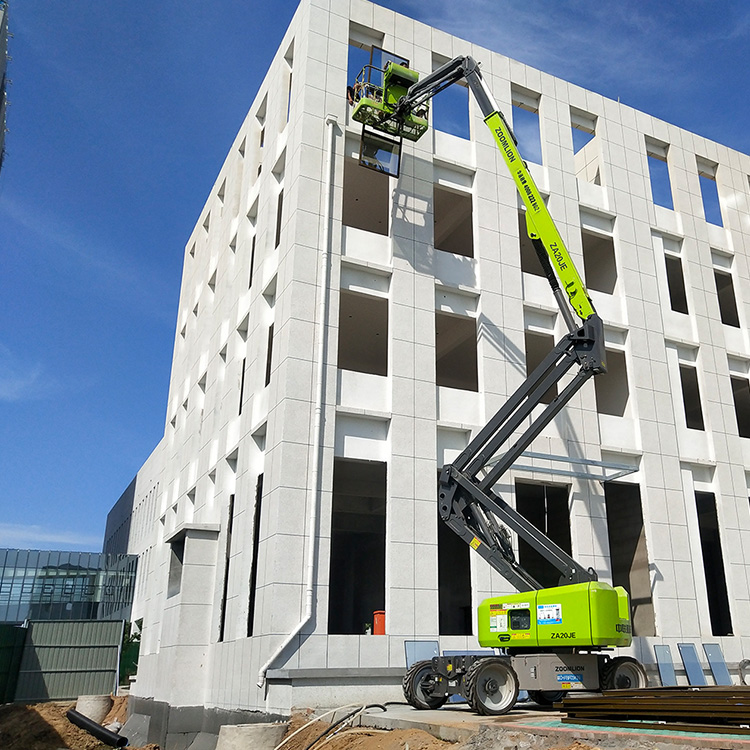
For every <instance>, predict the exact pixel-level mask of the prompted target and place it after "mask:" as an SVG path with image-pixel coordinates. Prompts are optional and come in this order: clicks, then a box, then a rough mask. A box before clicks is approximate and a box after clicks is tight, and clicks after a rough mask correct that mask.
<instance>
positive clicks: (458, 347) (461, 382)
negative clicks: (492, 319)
mask: <svg viewBox="0 0 750 750" xmlns="http://www.w3.org/2000/svg"><path fill="white" fill-rule="evenodd" d="M435 377H436V383H437V385H439V386H444V387H446V388H460V389H461V390H464V391H478V390H479V373H478V368H477V323H476V320H475V319H474V318H469V317H467V316H465V315H452V314H450V313H444V312H440V311H437V310H436V311H435Z"/></svg>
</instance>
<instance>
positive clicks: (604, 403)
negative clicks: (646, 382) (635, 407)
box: [594, 349, 630, 417]
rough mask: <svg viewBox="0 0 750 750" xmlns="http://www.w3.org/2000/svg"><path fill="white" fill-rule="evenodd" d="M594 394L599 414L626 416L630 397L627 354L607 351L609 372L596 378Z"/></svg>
mask: <svg viewBox="0 0 750 750" xmlns="http://www.w3.org/2000/svg"><path fill="white" fill-rule="evenodd" d="M594 393H595V395H596V410H597V412H599V414H610V415H612V416H613V417H624V416H625V410H626V408H627V405H628V398H629V397H630V390H629V388H628V368H627V362H626V359H625V352H623V351H620V350H619V349H607V372H606V373H604V374H603V375H597V376H596V377H595V378H594Z"/></svg>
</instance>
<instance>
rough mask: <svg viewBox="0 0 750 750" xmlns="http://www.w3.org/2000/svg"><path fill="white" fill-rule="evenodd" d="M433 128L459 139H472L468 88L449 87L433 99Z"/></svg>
mask: <svg viewBox="0 0 750 750" xmlns="http://www.w3.org/2000/svg"><path fill="white" fill-rule="evenodd" d="M432 126H433V127H434V128H435V130H442V131H443V132H444V133H450V134H451V135H456V136H458V137H459V138H466V139H467V140H468V139H469V138H471V131H470V128H469V89H468V88H467V87H466V86H448V88H446V89H443V90H442V91H441V92H440V93H439V94H437V95H436V96H434V97H433V99H432Z"/></svg>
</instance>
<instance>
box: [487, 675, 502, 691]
mask: <svg viewBox="0 0 750 750" xmlns="http://www.w3.org/2000/svg"><path fill="white" fill-rule="evenodd" d="M498 690H500V685H498V683H497V680H496V679H494V677H490V679H489V680H487V682H485V683H484V691H485V692H486V693H487V695H494V694H495V693H496V692H497V691H498Z"/></svg>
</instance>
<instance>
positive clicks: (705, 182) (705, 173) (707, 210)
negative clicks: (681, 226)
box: [696, 156, 724, 227]
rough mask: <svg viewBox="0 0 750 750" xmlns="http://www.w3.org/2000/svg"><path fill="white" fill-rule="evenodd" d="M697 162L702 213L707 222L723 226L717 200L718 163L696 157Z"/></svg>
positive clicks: (719, 203) (719, 205)
mask: <svg viewBox="0 0 750 750" xmlns="http://www.w3.org/2000/svg"><path fill="white" fill-rule="evenodd" d="M696 162H697V164H698V180H699V181H700V186H701V198H702V200H703V213H704V215H705V217H706V221H707V222H708V223H709V224H716V225H717V226H720V227H723V226H724V222H723V221H722V218H721V202H720V201H719V188H718V186H717V184H716V172H717V170H718V168H719V165H718V164H716V163H714V162H710V161H708V160H707V159H701V157H700V156H697V157H696Z"/></svg>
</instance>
